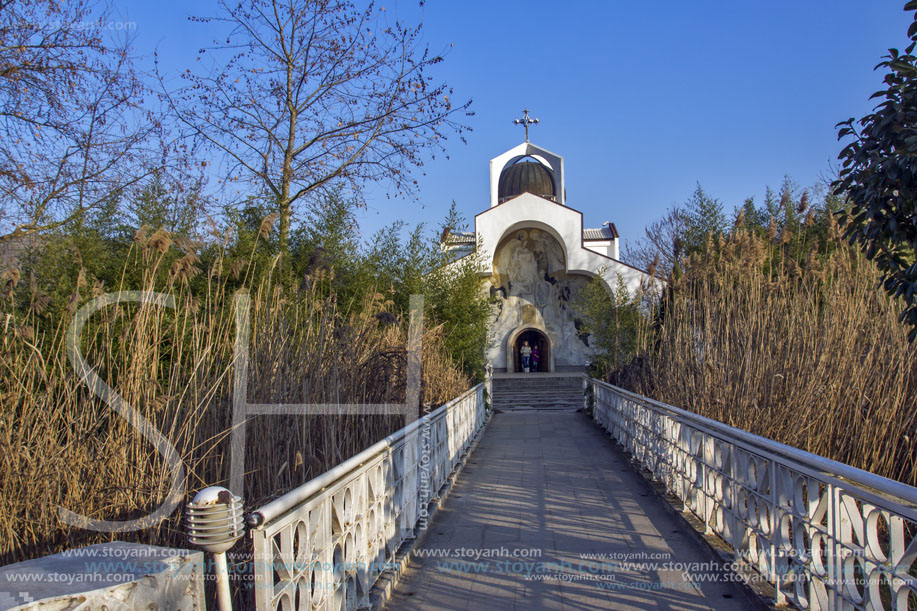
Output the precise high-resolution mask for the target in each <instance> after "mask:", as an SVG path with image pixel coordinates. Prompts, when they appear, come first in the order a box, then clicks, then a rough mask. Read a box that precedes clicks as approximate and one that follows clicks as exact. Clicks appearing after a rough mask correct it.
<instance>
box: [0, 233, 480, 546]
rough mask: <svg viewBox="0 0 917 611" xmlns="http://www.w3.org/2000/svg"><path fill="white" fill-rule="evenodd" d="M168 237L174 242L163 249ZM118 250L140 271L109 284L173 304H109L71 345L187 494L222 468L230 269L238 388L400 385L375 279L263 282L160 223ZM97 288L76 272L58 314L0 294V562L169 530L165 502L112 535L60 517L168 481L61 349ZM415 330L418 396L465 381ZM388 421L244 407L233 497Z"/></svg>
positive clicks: (254, 494) (339, 394)
mask: <svg viewBox="0 0 917 611" xmlns="http://www.w3.org/2000/svg"><path fill="white" fill-rule="evenodd" d="M176 248H179V249H181V251H182V252H180V253H179V254H180V256H179V257H178V258H176V257H175V256H172V257H171V258H172V259H174V262H173V263H172V264H171V265H166V263H165V261H167V258H166V254H167V253H170V252H171V253H172V255H174V250H171V249H176ZM130 266H138V267H139V268H140V269H141V270H142V281H141V282H140V283H139V285H137V286H122V287H118V288H123V289H132V290H137V289H140V290H148V291H157V292H161V293H167V294H170V295H173V296H174V298H175V303H176V308H175V309H168V308H163V307H159V306H156V305H141V304H121V305H114V306H109V307H108V308H106V309H105V310H103V311H102V312H100V313H98V314H96V315H95V316H93V317H92V319H91V320H90V322H89V323H88V324H87V325H86V327H85V329H84V332H83V341H82V346H81V347H82V351H83V354H84V355H85V358H86V359H87V361H88V362H89V363H90V364H91V365H92V366H93V367H95V369H96V371H97V372H98V373H99V375H100V376H101V377H102V379H104V380H106V381H107V382H108V383H109V384H110V385H111V386H112V387H113V388H114V389H115V390H116V391H117V392H118V393H120V394H121V395H122V396H123V397H124V398H125V399H126V400H127V401H128V403H130V405H132V406H134V407H136V408H137V409H138V410H139V411H140V412H141V413H142V414H143V415H144V416H145V417H146V418H147V419H149V420H150V421H151V422H152V423H153V424H154V425H155V426H156V427H157V428H158V429H159V430H160V431H161V432H162V433H163V434H164V435H165V436H166V437H167V438H168V439H169V440H170V442H171V443H172V444H173V445H174V446H175V447H176V448H177V450H178V452H179V453H180V455H181V457H182V459H183V461H184V465H185V468H186V470H187V473H188V478H187V490H188V494H189V495H190V494H192V493H193V491H195V490H197V489H200V488H201V487H203V486H208V485H216V484H223V485H225V484H226V483H227V480H228V475H229V452H228V449H229V435H228V433H229V430H230V426H231V421H232V366H233V362H232V359H233V343H234V340H235V329H234V311H233V306H232V294H233V292H234V288H230V287H233V286H234V285H235V286H237V285H238V284H239V282H240V281H242V283H243V284H244V289H245V290H247V291H248V292H249V294H250V297H251V328H252V331H251V334H252V339H251V370H250V374H249V388H248V400H249V402H256V401H257V402H265V403H266V402H272V401H278V402H281V401H282V402H320V401H335V402H342V403H377V402H382V401H402V400H404V375H403V369H404V361H405V350H404V345H405V336H406V326H407V325H406V321H397V322H394V321H392V319H391V317H389V316H377V314H378V313H380V312H386V311H388V309H389V308H390V306H391V303H390V302H387V301H386V297H385V296H384V295H382V294H379V293H371V294H368V295H366V297H365V301H364V303H363V304H362V306H361V307H359V308H355V309H354V310H353V311H343V310H342V308H340V307H339V306H338V304H337V302H336V300H335V297H334V294H333V292H331V293H330V294H329V292H328V291H327V290H320V289H318V288H316V287H319V286H327V285H328V282H321V281H318V280H321V278H318V276H320V275H321V274H333V271H330V270H324V271H323V270H317V271H316V272H314V273H315V276H316V278H312V279H311V280H313V281H309V280H310V279H307V281H304V282H303V284H302V285H301V286H300V287H299V288H298V289H296V288H286V287H284V286H283V285H282V284H280V283H278V282H276V281H275V278H274V273H273V272H269V273H267V274H263V275H262V276H263V277H260V278H255V277H254V273H253V272H252V267H251V265H246V264H245V263H244V262H243V263H241V264H240V263H239V262H235V263H234V264H232V265H230V264H229V262H228V261H224V259H223V258H222V257H220V258H218V259H217V260H216V261H215V263H214V264H213V265H211V266H210V267H209V268H207V269H203V268H202V267H203V265H202V264H201V263H200V261H199V260H198V258H197V256H196V255H195V252H194V250H193V249H192V248H191V246H190V245H188V244H187V243H184V242H181V241H178V244H176V243H174V242H173V241H172V239H171V237H170V236H169V235H168V234H166V233H165V232H163V231H157V232H155V233H153V234H152V235H150V233H149V232H148V231H141V232H140V233H138V238H137V241H136V242H135V244H134V246H133V247H132V249H131V253H130V255H129V257H128V260H127V262H126V263H125V268H126V269H127V268H128V267H130ZM13 279H15V278H13ZM325 280H328V278H327V277H326V278H325ZM192 285H193V287H194V288H193V290H192ZM107 290H112V289H107ZM114 290H117V288H116V289H114ZM105 291H106V289H104V288H103V287H102V286H100V285H98V284H97V285H96V286H87V285H86V283H85V282H84V281H82V274H81V280H80V283H79V287H78V290H77V293H75V295H74V297H73V299H72V300H71V304H70V306H69V308H68V309H67V312H66V313H65V314H64V315H62V316H55V315H51V314H49V312H50V311H51V310H49V309H48V306H49V305H51V304H48V303H47V298H46V297H45V296H43V295H42V294H41V293H40V291H37V290H33V291H32V299H31V301H30V304H29V306H28V309H27V310H25V311H24V310H23V308H22V307H21V305H16V304H15V303H14V301H13V297H12V296H11V295H7V296H6V297H5V298H4V299H3V301H2V304H0V456H2V457H3V458H2V460H0V488H2V494H0V564H5V563H8V562H14V561H18V560H22V559H26V558H31V557H36V556H40V555H44V554H47V553H51V552H56V551H60V550H61V549H64V548H69V547H76V546H80V545H85V544H90V543H96V542H102V541H108V540H111V539H112V538H118V539H122V540H125V539H126V540H134V541H140V542H147V543H154V544H161V545H175V546H185V537H184V535H183V534H182V530H181V525H180V523H179V520H180V515H179V512H175V513H174V514H173V515H172V516H171V517H170V518H169V519H167V520H165V521H163V522H162V523H160V524H159V525H158V526H157V527H155V528H152V529H149V530H144V531H138V532H128V533H120V534H115V535H108V534H103V533H97V532H93V531H88V530H82V529H77V528H71V527H69V526H66V525H65V524H63V523H62V522H61V520H60V518H59V516H58V507H65V508H67V509H69V510H71V511H74V512H77V513H80V514H83V515H86V516H88V517H91V518H100V519H107V520H125V519H129V518H136V517H140V516H142V515H145V514H147V513H149V512H150V511H151V510H153V509H155V508H156V507H157V506H158V505H159V504H160V503H161V502H162V500H163V499H164V498H165V496H166V494H167V492H168V489H169V484H170V479H169V477H170V476H169V472H168V470H167V466H166V465H165V464H164V463H163V461H162V460H161V459H160V457H159V455H158V454H157V453H156V452H155V450H154V449H153V447H152V446H151V445H150V444H149V443H147V442H146V441H145V440H144V439H143V438H141V436H140V435H139V434H138V433H137V431H136V430H135V429H133V428H132V427H131V426H129V425H128V424H127V423H126V422H125V421H124V419H122V418H121V417H119V416H118V415H117V414H116V413H115V412H113V411H112V409H110V408H109V407H108V406H107V405H105V404H104V403H103V402H102V401H100V400H99V399H97V398H96V397H94V396H93V395H92V394H91V393H90V392H89V390H88V388H87V387H86V386H85V385H84V384H82V383H81V382H80V380H78V379H77V377H76V375H75V373H74V370H73V368H72V367H71V365H70V363H69V362H68V359H67V356H66V352H65V337H66V331H67V328H68V326H69V325H70V322H71V320H72V315H73V313H74V312H75V311H76V308H77V307H78V306H79V305H81V304H82V303H85V302H87V301H88V300H89V299H90V298H92V297H94V296H98V295H100V294H102V293H104V292H105ZM380 319H382V321H380ZM384 321H388V323H389V324H385V322H384ZM423 341H424V352H423V402H424V403H426V404H430V405H438V404H440V403H442V402H444V401H446V400H448V399H450V398H451V397H453V396H455V395H458V394H459V393H460V392H462V391H463V390H465V389H466V388H467V387H468V385H469V382H468V380H467V379H466V378H465V377H464V376H463V375H462V374H461V372H460V370H459V369H457V368H456V367H455V366H454V365H453V364H452V363H451V362H450V361H449V359H448V358H447V357H446V356H445V353H444V351H443V338H442V332H441V330H439V329H436V328H427V329H425V331H424V336H423ZM401 425H402V422H401V421H399V419H398V418H392V417H384V416H360V417H349V418H336V417H313V418H305V417H277V416H259V417H255V418H254V419H253V421H252V422H251V424H250V426H249V429H248V447H247V449H246V462H247V466H248V468H249V472H248V473H247V474H246V482H245V486H246V501H247V505H248V506H253V505H254V504H256V503H258V502H261V501H263V500H265V499H267V498H270V497H273V496H276V495H277V494H280V493H282V492H285V491H286V490H288V489H290V488H292V487H294V486H296V485H298V484H301V483H303V482H305V481H307V480H309V479H310V478H312V477H314V476H315V475H317V474H319V473H321V472H323V471H324V470H326V469H327V468H329V467H330V466H333V465H334V464H336V463H337V462H340V461H341V460H343V459H344V458H346V457H348V456H351V455H353V454H355V453H356V452H358V451H360V450H361V449H363V448H364V447H366V446H367V445H369V444H371V443H373V442H375V441H377V440H378V439H380V438H381V437H383V436H384V435H386V434H388V433H390V432H392V431H393V430H395V429H397V428H398V427H400V426H401Z"/></svg>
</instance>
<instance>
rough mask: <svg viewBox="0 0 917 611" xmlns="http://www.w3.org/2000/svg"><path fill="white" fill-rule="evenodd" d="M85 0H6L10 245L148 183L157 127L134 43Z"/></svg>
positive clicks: (5, 203)
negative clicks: (146, 149) (111, 29)
mask: <svg viewBox="0 0 917 611" xmlns="http://www.w3.org/2000/svg"><path fill="white" fill-rule="evenodd" d="M106 20H107V16H106V15H105V14H104V13H100V12H99V11H97V10H96V7H94V6H92V5H91V4H88V3H86V2H83V1H82V0H71V1H61V0H30V1H22V0H8V1H6V2H0V136H2V145H0V243H3V242H6V241H9V240H13V239H16V238H21V237H23V236H27V235H30V234H34V233H38V232H41V231H46V230H51V229H55V228H58V227H61V226H63V225H65V224H67V223H70V222H73V221H74V220H77V219H79V218H82V217H83V215H84V214H85V213H86V212H87V211H88V210H91V209H93V208H96V207H98V206H100V205H102V204H103V203H104V202H105V201H106V200H108V199H109V198H111V197H117V196H118V194H119V193H121V192H122V191H123V190H124V189H125V188H127V187H129V186H130V185H133V184H135V183H136V182H138V181H140V180H142V178H143V177H144V176H145V175H146V172H145V171H144V170H136V168H138V167H140V166H141V165H142V164H141V163H140V155H141V149H142V147H143V146H144V145H145V143H146V142H147V137H148V136H149V134H150V133H151V132H152V131H153V130H156V129H157V128H158V124H157V123H156V121H155V120H154V119H153V118H152V117H151V116H150V115H147V114H142V113H140V104H141V103H142V100H143V93H144V88H143V86H142V83H141V82H140V80H139V79H138V77H137V76H136V74H135V72H134V70H133V68H132V65H131V58H130V56H129V54H128V51H129V38H128V37H122V38H121V39H120V40H117V41H115V40H106V38H105V37H104V36H103V33H105V30H104V26H105V24H106Z"/></svg>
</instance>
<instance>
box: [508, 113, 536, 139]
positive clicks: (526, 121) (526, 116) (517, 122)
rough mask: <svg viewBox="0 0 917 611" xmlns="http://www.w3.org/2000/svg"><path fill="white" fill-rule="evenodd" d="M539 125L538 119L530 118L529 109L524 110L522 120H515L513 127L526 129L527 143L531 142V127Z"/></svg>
mask: <svg viewBox="0 0 917 611" xmlns="http://www.w3.org/2000/svg"><path fill="white" fill-rule="evenodd" d="M537 124H538V119H532V118H531V117H529V109H528V108H523V109H522V118H521V119H513V125H521V126H522V127H524V128H525V141H526V142H528V141H529V125H537Z"/></svg>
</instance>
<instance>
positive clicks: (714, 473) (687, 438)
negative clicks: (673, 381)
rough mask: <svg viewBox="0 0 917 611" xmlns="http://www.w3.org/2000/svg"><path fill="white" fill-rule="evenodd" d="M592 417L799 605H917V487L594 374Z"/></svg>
mask: <svg viewBox="0 0 917 611" xmlns="http://www.w3.org/2000/svg"><path fill="white" fill-rule="evenodd" d="M589 385H590V386H591V388H592V391H593V393H594V398H595V407H594V414H593V417H594V419H595V421H596V422H597V423H598V424H599V425H600V426H602V428H604V429H606V430H607V431H608V432H609V433H610V434H611V436H612V437H614V438H615V439H616V440H617V441H618V442H619V443H621V444H622V445H623V446H624V447H625V448H626V449H627V450H628V451H629V452H630V453H631V454H632V455H633V457H634V458H635V459H636V460H637V461H638V462H639V463H640V464H641V465H643V466H644V467H645V468H646V469H648V470H649V471H651V472H652V473H653V476H654V477H655V478H657V479H658V480H660V481H662V482H664V483H665V486H666V488H667V490H668V491H669V492H671V493H674V494H675V495H676V496H678V498H679V499H681V500H682V501H683V502H684V507H685V511H690V512H691V513H693V514H694V515H696V516H697V517H698V518H699V519H701V520H703V521H704V524H705V525H706V527H707V530H708V532H712V533H716V534H717V535H718V536H720V537H721V538H722V539H723V540H725V541H726V542H727V543H729V544H730V545H731V546H732V548H733V550H734V552H735V556H736V559H742V560H745V561H747V562H748V563H750V564H751V565H752V566H754V567H755V569H757V571H758V572H759V573H760V574H761V575H762V576H763V577H764V578H766V579H767V580H768V581H769V582H770V583H771V584H773V585H774V587H775V588H776V591H777V602H778V604H783V603H785V602H787V601H790V602H792V603H793V604H795V605H796V606H798V607H800V608H803V609H896V610H898V611H906V610H908V609H917V579H915V574H917V564H915V560H917V540H915V533H917V488H914V487H912V486H908V485H906V484H902V483H900V482H896V481H894V480H890V479H887V478H884V477H880V476H877V475H875V474H872V473H869V472H867V471H863V470H860V469H856V468H854V467H851V466H849V465H845V464H843V463H839V462H836V461H833V460H828V459H827V458H823V457H821V456H817V455H815V454H810V453H809V452H804V451H802V450H798V449H796V448H792V447H790V446H787V445H784V444H781V443H777V442H775V441H772V440H769V439H766V438H763V437H759V436H757V435H752V434H750V433H747V432H745V431H742V430H739V429H736V428H733V427H730V426H727V425H725V424H723V423H721V422H717V421H715V420H711V419H709V418H704V417H702V416H698V415H697V414H693V413H691V412H687V411H685V410H682V409H678V408H675V407H672V406H670V405H666V404H664V403H660V402H658V401H653V400H652V399H648V398H646V397H643V396H641V395H637V394H634V393H631V392H628V391H625V390H623V389H621V388H618V387H616V386H612V385H610V384H605V383H603V382H599V381H597V380H590V381H589Z"/></svg>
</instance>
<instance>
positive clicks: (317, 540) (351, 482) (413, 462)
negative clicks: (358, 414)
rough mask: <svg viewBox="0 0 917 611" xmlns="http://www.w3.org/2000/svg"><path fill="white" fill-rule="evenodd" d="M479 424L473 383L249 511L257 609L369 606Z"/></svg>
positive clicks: (481, 415) (480, 401)
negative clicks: (378, 584)
mask: <svg viewBox="0 0 917 611" xmlns="http://www.w3.org/2000/svg"><path fill="white" fill-rule="evenodd" d="M484 421H485V410H484V385H483V384H479V385H478V386H475V387H474V388H472V389H471V390H469V391H468V392H466V393H464V394H463V395H461V396H459V397H457V398H455V399H453V400H452V401H450V402H449V403H447V404H445V405H443V406H442V407H440V408H438V409H437V410H435V411H434V412H432V413H430V414H428V415H427V416H424V417H423V418H420V419H418V420H415V421H414V422H412V423H411V424H409V425H408V426H406V427H405V428H403V429H401V430H399V431H398V432H396V433H393V434H392V435H390V436H389V437H386V438H385V439H383V440H382V441H380V442H378V443H376V444H375V445H373V446H371V447H369V448H367V449H366V450H364V451H363V452H361V453H359V454H357V455H356V456H354V457H353V458H350V459H349V460H346V461H344V462H343V463H341V464H340V465H338V466H336V467H334V468H333V469H331V470H330V471H327V472H325V473H324V474H322V475H320V476H318V477H316V478H315V479H313V480H311V481H309V482H307V483H305V484H303V485H302V486H300V487H298V488H296V489H294V490H292V491H290V492H289V493H287V494H286V495H284V496H282V497H280V498H278V499H276V500H274V501H272V502H270V503H268V504H267V505H265V506H263V507H261V508H260V509H258V510H256V511H255V512H253V513H252V514H251V515H249V516H248V521H249V524H250V525H251V526H252V529H251V534H252V539H253V545H254V567H253V568H254V575H255V601H256V605H257V608H258V609H259V610H265V609H282V610H284V611H286V610H292V609H354V608H357V607H364V606H368V605H369V602H370V601H369V591H370V589H371V587H372V585H373V584H374V583H375V581H376V580H377V579H378V578H379V575H380V574H381V573H382V572H383V570H385V569H386V568H387V567H388V566H390V564H389V563H391V562H392V561H393V560H394V558H395V553H396V551H397V550H398V548H399V547H400V546H401V545H402V543H404V542H405V541H406V540H408V539H411V538H413V537H414V536H415V535H416V534H417V533H418V532H420V531H421V530H423V528H425V527H426V519H427V507H428V504H429V503H430V502H431V501H432V500H434V499H435V497H436V496H437V495H438V493H439V491H440V489H441V488H442V487H443V486H444V485H445V484H446V483H447V480H448V478H449V475H450V474H451V473H452V472H453V471H454V469H455V468H456V466H457V465H458V464H459V463H460V462H461V460H462V459H463V456H464V455H465V454H466V453H467V451H468V450H469V446H470V445H471V443H472V441H473V440H474V438H475V437H476V436H477V434H478V433H479V432H480V431H481V428H482V427H483V426H484Z"/></svg>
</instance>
